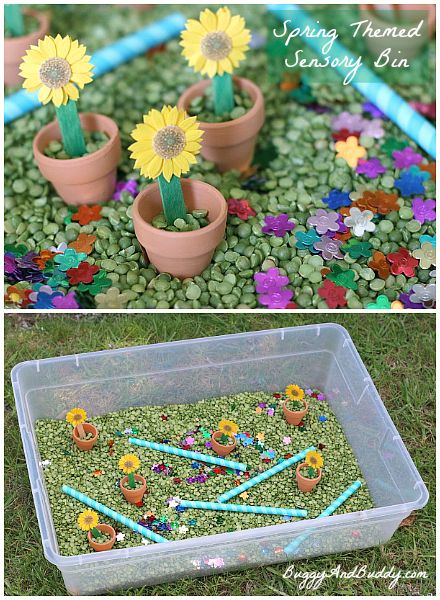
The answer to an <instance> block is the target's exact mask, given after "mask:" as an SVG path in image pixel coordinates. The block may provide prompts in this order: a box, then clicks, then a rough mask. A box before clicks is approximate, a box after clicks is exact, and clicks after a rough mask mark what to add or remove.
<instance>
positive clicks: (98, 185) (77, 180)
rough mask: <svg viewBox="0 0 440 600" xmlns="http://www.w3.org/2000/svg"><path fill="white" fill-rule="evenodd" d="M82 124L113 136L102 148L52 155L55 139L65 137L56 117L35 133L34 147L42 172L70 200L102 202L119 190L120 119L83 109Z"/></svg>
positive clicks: (109, 198)
mask: <svg viewBox="0 0 440 600" xmlns="http://www.w3.org/2000/svg"><path fill="white" fill-rule="evenodd" d="M79 118H80V121H81V126H82V128H83V129H84V130H86V131H101V132H103V133H105V134H106V135H107V136H108V138H109V140H108V142H107V143H106V144H105V146H103V147H102V148H100V149H99V150H97V151H96V152H93V154H88V155H86V156H81V157H80V158H70V159H67V160H61V159H60V160H58V159H56V158H49V157H48V156H46V155H45V154H44V149H45V148H46V146H47V145H48V144H49V143H50V142H52V141H53V140H57V141H59V140H61V133H60V128H59V126H58V123H57V121H52V123H49V125H46V127H43V129H42V130H41V131H40V132H39V133H38V134H37V135H36V136H35V138H34V144H33V150H34V156H35V160H36V161H37V164H38V168H39V169H40V171H41V174H42V175H43V176H44V177H45V178H46V179H47V180H49V181H50V182H51V183H52V185H53V186H54V188H55V190H56V192H57V194H58V195H59V196H61V198H62V199H63V200H64V202H65V203H66V204H74V205H75V206H79V205H80V204H98V203H100V202H106V201H107V200H111V198H112V197H113V194H114V191H115V184H116V167H117V166H118V163H119V159H120V156H121V141H120V139H119V131H118V126H117V125H116V123H115V122H114V121H113V120H112V119H110V118H109V117H105V116H104V115H98V114H96V113H81V114H80V116H79Z"/></svg>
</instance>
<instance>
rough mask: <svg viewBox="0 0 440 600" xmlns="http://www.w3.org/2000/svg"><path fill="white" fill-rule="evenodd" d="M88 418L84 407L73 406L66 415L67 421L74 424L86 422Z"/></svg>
mask: <svg viewBox="0 0 440 600" xmlns="http://www.w3.org/2000/svg"><path fill="white" fill-rule="evenodd" d="M86 419H87V413H86V411H85V410H84V409H83V408H72V410H71V411H70V412H68V413H67V415H66V421H67V422H68V423H71V424H72V425H74V426H76V425H81V424H82V423H85V421H86Z"/></svg>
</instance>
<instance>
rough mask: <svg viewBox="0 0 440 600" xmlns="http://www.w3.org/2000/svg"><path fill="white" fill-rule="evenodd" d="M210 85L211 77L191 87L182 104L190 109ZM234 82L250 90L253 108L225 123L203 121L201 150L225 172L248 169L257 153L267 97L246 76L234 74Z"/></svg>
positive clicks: (180, 100) (179, 103)
mask: <svg viewBox="0 0 440 600" xmlns="http://www.w3.org/2000/svg"><path fill="white" fill-rule="evenodd" d="M209 85H211V81H210V80H209V79H204V80H202V81H199V82H198V83H195V84H194V85H192V86H191V87H189V88H188V89H187V90H186V91H185V92H184V93H183V94H182V95H181V96H180V98H179V100H178V102H177V106H178V108H183V109H184V110H186V111H188V107H189V105H190V103H191V102H192V100H194V99H195V98H197V97H198V96H203V94H204V92H205V90H206V88H207V87H208V86H209ZM234 85H235V86H236V87H238V88H239V89H240V90H244V91H245V92H247V93H248V94H249V96H250V97H251V99H252V101H253V106H252V108H251V109H249V110H248V112H247V113H246V114H245V115H243V116H242V117H239V118H238V119H234V120H232V121H226V122H225V123H205V122H203V121H202V122H200V123H199V125H200V129H202V130H203V131H204V135H203V139H202V148H201V151H200V152H201V154H202V156H203V158H205V159H206V160H210V161H212V162H213V163H215V164H216V165H217V168H218V170H219V171H220V172H221V173H223V171H229V170H230V169H237V170H239V171H246V169H248V167H249V166H250V164H251V162H252V159H253V157H254V151H255V144H256V142H257V136H258V132H259V131H260V129H261V128H262V127H263V124H264V98H263V94H262V93H261V90H260V88H259V87H258V86H257V85H255V83H252V81H249V80H248V79H243V78H242V77H234Z"/></svg>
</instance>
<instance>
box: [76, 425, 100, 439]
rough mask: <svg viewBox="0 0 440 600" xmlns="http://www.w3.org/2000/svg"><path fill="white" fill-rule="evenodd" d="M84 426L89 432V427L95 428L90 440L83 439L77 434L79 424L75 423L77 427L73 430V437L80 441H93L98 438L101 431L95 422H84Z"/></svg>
mask: <svg viewBox="0 0 440 600" xmlns="http://www.w3.org/2000/svg"><path fill="white" fill-rule="evenodd" d="M82 426H83V427H84V430H85V431H86V432H87V428H90V427H92V428H93V429H94V430H95V432H94V433H95V435H94V436H93V437H92V438H90V439H89V440H83V439H81V438H80V437H79V436H77V435H75V431H76V428H77V427H78V425H75V427H74V428H73V431H72V437H73V439H74V440H78V441H79V442H93V441H94V440H96V439H98V435H99V431H98V428H97V427H96V425H93V423H82ZM88 433H92V431H89V432H88Z"/></svg>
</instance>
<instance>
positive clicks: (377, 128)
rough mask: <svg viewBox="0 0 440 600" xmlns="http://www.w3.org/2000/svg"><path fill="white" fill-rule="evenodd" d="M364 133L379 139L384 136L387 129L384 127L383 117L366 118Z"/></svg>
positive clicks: (366, 135)
mask: <svg viewBox="0 0 440 600" xmlns="http://www.w3.org/2000/svg"><path fill="white" fill-rule="evenodd" d="M362 135H363V136H365V137H371V138H375V139H377V140H378V139H380V138H383V136H384V135H385V131H384V129H383V127H382V121H381V119H372V120H371V121H368V120H366V121H365V125H364V127H363V128H362Z"/></svg>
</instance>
